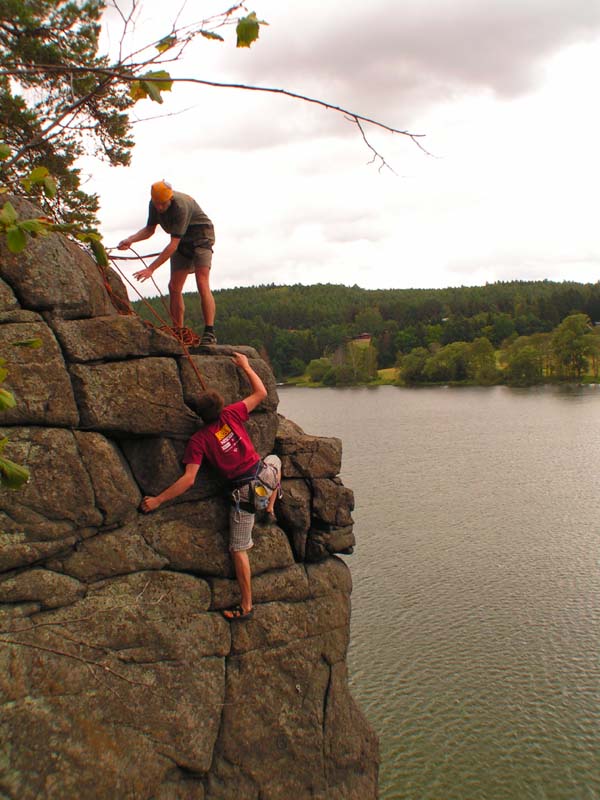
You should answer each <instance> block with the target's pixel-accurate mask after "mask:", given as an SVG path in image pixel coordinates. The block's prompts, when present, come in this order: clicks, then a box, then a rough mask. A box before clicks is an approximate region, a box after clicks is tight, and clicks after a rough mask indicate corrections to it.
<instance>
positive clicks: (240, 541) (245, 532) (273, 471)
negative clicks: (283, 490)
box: [229, 456, 281, 552]
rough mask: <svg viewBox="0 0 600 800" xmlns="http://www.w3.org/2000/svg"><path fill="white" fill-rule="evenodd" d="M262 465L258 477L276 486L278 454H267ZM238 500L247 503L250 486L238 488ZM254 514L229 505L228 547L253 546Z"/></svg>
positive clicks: (239, 548) (233, 548) (278, 468)
mask: <svg viewBox="0 0 600 800" xmlns="http://www.w3.org/2000/svg"><path fill="white" fill-rule="evenodd" d="M263 463H264V467H263V468H262V470H261V471H260V472H259V477H260V478H261V479H262V480H263V481H265V482H266V483H267V484H268V485H269V486H273V487H275V488H278V486H279V482H280V479H281V460H280V458H279V457H278V456H267V457H266V458H265V459H263ZM239 492H240V500H241V501H242V502H245V503H247V502H248V499H249V496H250V487H249V486H248V485H247V484H246V486H242V487H241V489H240V490H239ZM254 516H255V515H254V514H251V513H250V512H249V511H244V510H243V509H242V508H239V509H238V508H236V507H235V506H231V508H230V509H229V549H230V550H235V551H236V552H237V551H240V550H250V548H251V547H253V546H254V542H253V541H252V528H253V527H254Z"/></svg>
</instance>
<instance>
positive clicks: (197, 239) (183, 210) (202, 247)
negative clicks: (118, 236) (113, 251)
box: [117, 181, 217, 344]
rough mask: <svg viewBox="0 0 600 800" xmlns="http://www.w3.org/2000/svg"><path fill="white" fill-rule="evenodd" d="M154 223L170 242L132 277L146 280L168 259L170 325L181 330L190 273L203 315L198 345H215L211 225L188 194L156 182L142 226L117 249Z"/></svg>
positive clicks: (146, 236) (140, 236) (152, 227)
mask: <svg viewBox="0 0 600 800" xmlns="http://www.w3.org/2000/svg"><path fill="white" fill-rule="evenodd" d="M157 225H160V226H161V228H162V229H163V230H164V231H166V232H167V233H169V234H170V235H171V241H170V242H169V244H168V245H167V246H166V247H165V248H164V250H163V251H162V253H159V255H158V256H157V258H155V259H154V261H153V262H152V263H151V264H150V266H149V267H146V268H145V269H141V270H139V272H135V273H134V276H135V277H136V278H137V279H138V280H139V281H146V280H148V278H150V276H151V275H152V273H153V272H154V271H155V270H156V269H158V267H160V266H161V265H162V264H164V263H165V261H167V260H168V259H170V260H171V280H170V281H169V303H170V312H171V319H172V320H173V325H174V327H175V328H176V329H181V328H183V317H184V313H185V306H184V303H183V294H182V292H183V285H184V283H185V281H186V278H187V276H188V275H189V274H190V273H191V272H193V273H194V274H195V276H196V284H197V286H198V292H199V294H200V303H201V306H202V314H203V316H204V333H203V334H202V338H201V340H200V344H216V343H217V337H216V336H215V330H214V325H215V300H214V297H213V296H212V292H211V290H210V285H209V275H210V267H211V264H212V250H213V245H214V243H215V231H214V228H213V224H212V222H211V221H210V219H209V218H208V217H207V216H206V214H205V213H204V211H202V209H201V208H200V206H199V205H198V203H197V202H196V201H195V200H194V199H193V198H192V197H190V196H189V195H187V194H183V192H174V191H173V189H172V188H171V185H170V184H168V183H167V182H166V181H157V182H156V183H153V184H152V187H151V189H150V204H149V208H148V221H147V222H146V226H145V227H144V228H142V229H141V230H139V231H138V232H137V233H134V234H132V235H131V236H128V237H127V238H126V239H123V240H122V241H121V242H119V244H118V245H117V247H118V249H119V250H128V249H129V248H130V247H131V245H132V244H134V242H142V241H144V240H145V239H149V238H150V237H151V236H153V235H154V232H155V230H156V226H157Z"/></svg>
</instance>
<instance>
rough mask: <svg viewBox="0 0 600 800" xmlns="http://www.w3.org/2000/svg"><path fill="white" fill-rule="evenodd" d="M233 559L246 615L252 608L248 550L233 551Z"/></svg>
mask: <svg viewBox="0 0 600 800" xmlns="http://www.w3.org/2000/svg"><path fill="white" fill-rule="evenodd" d="M231 558H232V559H233V567H234V569H235V577H236V578H237V582H238V584H239V587H240V592H241V595H242V602H241V606H242V608H243V609H244V614H247V613H248V612H249V611H250V609H251V608H252V573H251V571H250V559H249V558H248V551H247V550H232V551H231Z"/></svg>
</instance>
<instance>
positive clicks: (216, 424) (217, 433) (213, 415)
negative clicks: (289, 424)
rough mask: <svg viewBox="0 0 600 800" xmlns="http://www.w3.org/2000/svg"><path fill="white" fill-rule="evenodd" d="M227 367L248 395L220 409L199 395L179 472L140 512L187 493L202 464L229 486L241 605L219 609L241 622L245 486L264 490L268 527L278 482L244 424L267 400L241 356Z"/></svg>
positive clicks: (272, 460) (250, 522)
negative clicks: (196, 426) (236, 372)
mask: <svg viewBox="0 0 600 800" xmlns="http://www.w3.org/2000/svg"><path fill="white" fill-rule="evenodd" d="M232 360H233V363H234V364H235V365H236V366H238V367H239V368H240V369H241V370H243V371H244V372H245V373H246V376H247V377H248V380H249V381H250V388H251V389H252V393H251V394H250V395H248V397H245V398H244V399H243V400H240V401H239V402H237V403H232V404H231V405H228V406H224V401H223V397H222V396H221V395H220V394H219V393H218V392H216V391H214V390H209V391H207V392H203V393H202V394H201V395H200V396H199V397H198V400H197V404H196V405H197V407H198V413H199V415H200V417H201V419H202V421H203V422H204V426H203V427H202V428H200V430H198V431H196V433H195V434H194V435H193V436H192V437H191V439H190V440H189V442H188V444H187V447H186V450H185V453H184V456H183V463H184V464H185V472H184V473H183V475H182V476H181V477H180V478H178V480H176V481H175V482H174V483H173V484H171V486H169V487H168V488H167V489H165V490H164V491H163V492H161V493H160V494H159V495H157V496H156V497H144V499H143V500H142V505H141V508H142V511H145V512H149V511H155V510H156V509H157V508H158V507H159V506H160V505H162V504H163V503H164V502H166V501H167V500H172V499H173V498H174V497H178V496H179V495H180V494H183V493H184V492H186V491H187V490H188V489H189V488H191V487H192V486H193V484H194V481H195V479H196V475H197V474H198V470H199V468H200V465H201V463H202V461H203V459H204V458H205V457H206V459H207V461H208V462H209V463H211V464H212V465H213V466H214V467H215V468H216V469H217V471H218V472H219V473H220V474H221V475H222V476H223V477H224V478H226V479H227V480H228V481H229V482H230V486H231V490H232V505H231V508H230V510H229V551H230V553H231V558H232V560H233V566H234V569H235V576H236V578H237V582H238V585H239V588H240V594H241V602H240V604H239V605H235V606H233V607H232V608H228V609H225V610H224V611H223V616H225V617H226V619H229V620H246V619H249V618H250V617H251V616H252V586H251V579H252V576H251V570H250V560H249V558H248V550H250V548H251V547H252V546H253V544H254V543H253V541H252V528H253V527H254V522H255V513H254V510H253V505H252V502H251V495H250V492H251V482H253V481H254V480H255V479H256V478H258V479H260V482H261V484H263V485H264V486H266V487H268V489H267V493H269V492H270V495H269V496H268V502H267V505H266V508H265V510H264V517H265V521H267V522H274V521H275V515H274V512H273V509H274V506H275V500H276V498H277V495H278V493H279V485H280V481H281V461H280V459H279V458H278V457H277V456H275V455H270V456H267V457H266V458H265V459H264V460H262V459H261V458H260V456H259V455H258V453H257V452H256V450H255V449H254V445H253V444H252V442H251V440H250V437H249V436H248V432H247V430H246V426H245V423H246V422H247V420H248V417H249V414H250V412H251V411H253V410H254V409H255V408H256V407H257V406H258V405H259V404H260V403H261V402H262V401H263V400H264V399H265V397H266V396H267V390H266V389H265V385H264V383H263V382H262V380H261V379H260V377H259V376H258V375H257V374H256V372H255V371H254V370H253V369H252V367H251V366H250V364H249V362H248V359H247V357H246V356H245V355H243V354H242V353H234V354H233V357H232Z"/></svg>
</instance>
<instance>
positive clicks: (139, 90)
mask: <svg viewBox="0 0 600 800" xmlns="http://www.w3.org/2000/svg"><path fill="white" fill-rule="evenodd" d="M129 96H130V97H131V99H132V100H133V101H134V103H137V101H138V100H143V99H144V97H147V96H148V93H147V92H146V90H145V89H144V88H143V86H142V84H141V81H132V82H131V86H130V87H129Z"/></svg>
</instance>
